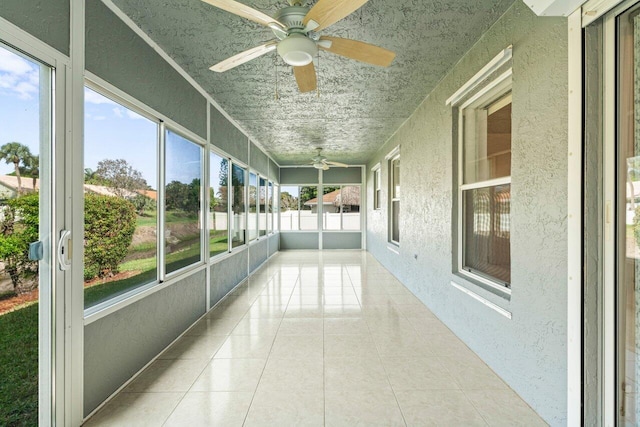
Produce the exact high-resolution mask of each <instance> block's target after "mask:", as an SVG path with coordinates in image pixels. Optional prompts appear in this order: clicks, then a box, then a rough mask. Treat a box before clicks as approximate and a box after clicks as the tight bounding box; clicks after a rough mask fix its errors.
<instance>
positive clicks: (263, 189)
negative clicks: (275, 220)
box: [258, 177, 267, 236]
mask: <svg viewBox="0 0 640 427" xmlns="http://www.w3.org/2000/svg"><path fill="white" fill-rule="evenodd" d="M259 184H260V186H259V187H258V209H259V212H258V235H259V236H266V235H267V180H266V179H264V178H262V177H260V178H259Z"/></svg>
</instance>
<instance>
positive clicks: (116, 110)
mask: <svg viewBox="0 0 640 427" xmlns="http://www.w3.org/2000/svg"><path fill="white" fill-rule="evenodd" d="M113 114H115V116H116V117H118V118H123V117H124V114H122V108H118V107H116V108H114V109H113Z"/></svg>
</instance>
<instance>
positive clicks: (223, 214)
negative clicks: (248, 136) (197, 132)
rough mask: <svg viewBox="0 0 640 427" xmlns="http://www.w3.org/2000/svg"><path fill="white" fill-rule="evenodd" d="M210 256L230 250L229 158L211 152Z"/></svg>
mask: <svg viewBox="0 0 640 427" xmlns="http://www.w3.org/2000/svg"><path fill="white" fill-rule="evenodd" d="M209 158H210V161H209V173H210V177H209V179H210V187H209V256H215V255H218V254H221V253H225V252H227V251H228V250H229V213H228V208H229V193H228V191H227V182H228V180H229V160H227V159H225V158H222V157H220V156H218V155H217V154H215V153H213V152H212V153H210V154H209Z"/></svg>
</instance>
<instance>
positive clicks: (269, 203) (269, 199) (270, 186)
mask: <svg viewBox="0 0 640 427" xmlns="http://www.w3.org/2000/svg"><path fill="white" fill-rule="evenodd" d="M267 227H268V228H269V234H271V233H273V232H274V227H273V182H271V181H269V184H268V187H267Z"/></svg>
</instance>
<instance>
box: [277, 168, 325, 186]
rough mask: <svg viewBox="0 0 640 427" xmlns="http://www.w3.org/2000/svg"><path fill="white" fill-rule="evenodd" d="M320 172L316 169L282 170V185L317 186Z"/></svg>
mask: <svg viewBox="0 0 640 427" xmlns="http://www.w3.org/2000/svg"><path fill="white" fill-rule="evenodd" d="M317 183H318V170H317V169H314V168H281V169H280V184H282V185H287V184H294V185H297V184H317Z"/></svg>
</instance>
